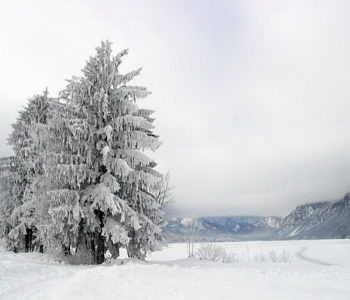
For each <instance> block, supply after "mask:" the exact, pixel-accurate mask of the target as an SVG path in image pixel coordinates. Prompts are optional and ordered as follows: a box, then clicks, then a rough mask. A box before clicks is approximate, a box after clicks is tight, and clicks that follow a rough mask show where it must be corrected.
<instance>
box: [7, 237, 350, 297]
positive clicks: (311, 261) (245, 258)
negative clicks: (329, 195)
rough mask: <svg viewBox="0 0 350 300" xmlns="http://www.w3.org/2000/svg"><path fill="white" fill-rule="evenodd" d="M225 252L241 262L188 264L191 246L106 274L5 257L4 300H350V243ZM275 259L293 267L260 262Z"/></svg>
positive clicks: (243, 245)
mask: <svg viewBox="0 0 350 300" xmlns="http://www.w3.org/2000/svg"><path fill="white" fill-rule="evenodd" d="M218 245H221V246H222V247H224V248H225V249H226V250H227V252H229V253H235V254H236V258H237V262H234V263H214V262H208V261H200V260H197V259H186V245H185V244H171V245H169V246H168V247H166V248H165V249H164V250H162V251H160V252H157V253H154V254H152V255H151V256H149V257H148V261H147V262H146V263H142V262H136V261H130V260H128V259H125V260H123V264H120V263H121V262H122V260H118V261H115V262H114V263H112V264H104V265H101V266H71V265H67V264H65V263H63V262H60V261H59V260H58V259H55V258H54V257H51V256H49V255H45V254H38V253H21V254H14V253H11V252H7V251H5V250H4V249H1V250H0V299H2V300H7V299H11V300H16V299H21V300H22V299H43V300H44V299H45V300H47V299H49V300H54V299H60V300H62V299H65V300H66V299H74V300H79V299H84V300H88V299H105V300H107V299H150V300H157V299H162V300H167V299H284V300H285V299H308V300H312V299H332V300H334V299H347V300H348V299H350V255H349V253H350V240H314V241H272V242H270V241H269V242H265V241H264V242H228V243H218ZM199 246H200V245H199V244H197V245H196V247H197V249H198V247H199ZM269 251H274V252H275V253H277V254H279V253H282V252H283V251H285V252H288V254H289V256H290V261H289V262H281V263H272V262H257V261H256V260H255V257H256V256H258V255H260V256H261V255H265V254H267V253H268V252H269Z"/></svg>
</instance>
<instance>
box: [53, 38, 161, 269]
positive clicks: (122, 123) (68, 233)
mask: <svg viewBox="0 0 350 300" xmlns="http://www.w3.org/2000/svg"><path fill="white" fill-rule="evenodd" d="M111 52H112V51H111V44H110V43H109V42H103V43H102V44H101V46H100V47H99V48H97V54H96V55H95V56H93V57H91V58H90V59H89V60H88V62H87V64H86V66H85V68H84V69H83V76H82V77H80V78H77V77H75V78H73V79H72V80H70V81H69V83H68V85H67V87H66V89H65V90H64V91H63V92H62V94H61V98H62V100H63V101H64V102H65V103H66V105H67V106H66V108H67V109H66V110H67V111H66V113H65V115H62V114H61V115H60V114H57V116H56V118H55V117H54V118H53V122H52V124H54V126H53V127H54V128H55V130H56V135H57V143H56V145H55V147H56V149H52V150H51V152H50V153H48V156H51V157H52V158H53V159H51V165H50V164H49V165H50V167H49V168H48V176H49V178H50V179H51V181H52V187H53V188H52V190H51V191H49V193H48V194H49V202H50V209H49V213H50V214H51V216H52V220H53V222H52V226H51V230H53V232H55V234H56V236H57V237H58V238H60V239H61V240H62V243H63V244H64V245H65V246H66V247H73V248H76V249H77V251H79V250H83V249H84V250H90V251H91V252H92V255H93V256H94V260H95V262H96V263H101V262H103V260H104V252H105V250H106V248H108V249H109V250H110V252H111V253H112V254H113V255H114V257H116V256H118V253H119V247H121V246H124V247H127V248H128V252H129V255H130V256H132V257H137V258H140V259H143V258H144V257H145V253H146V252H147V251H150V250H155V249H157V248H158V247H159V243H160V241H161V235H160V228H159V225H161V223H162V212H161V209H160V205H159V204H158V203H157V201H156V197H155V193H156V189H157V186H159V185H157V184H158V183H159V181H160V180H161V174H159V173H158V172H156V171H155V170H154V167H155V165H156V164H155V163H154V161H153V160H151V159H149V158H148V157H147V156H146V155H145V154H144V153H143V150H146V149H151V150H156V149H157V148H158V147H159V145H160V142H159V140H158V137H157V136H156V135H154V134H153V125H152V122H153V119H152V118H151V117H150V114H151V111H149V110H142V109H139V108H138V106H137V105H136V100H137V99H139V98H144V97H146V96H147V95H148V94H149V92H148V91H147V89H146V88H144V87H138V86H130V85H127V82H129V81H130V80H131V79H133V78H134V77H135V76H137V75H138V74H139V73H140V69H138V70H136V71H132V72H130V73H127V74H120V73H119V65H120V63H121V58H122V57H123V56H124V55H125V54H127V51H126V50H124V51H122V52H120V53H118V54H117V55H116V56H112V54H111ZM60 235H61V236H60Z"/></svg>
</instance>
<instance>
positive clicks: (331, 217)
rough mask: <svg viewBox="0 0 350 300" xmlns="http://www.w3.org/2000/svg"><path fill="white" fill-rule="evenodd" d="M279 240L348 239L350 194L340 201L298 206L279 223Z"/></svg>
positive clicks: (349, 233) (349, 229)
mask: <svg viewBox="0 0 350 300" xmlns="http://www.w3.org/2000/svg"><path fill="white" fill-rule="evenodd" d="M280 236H281V238H292V239H320V238H328V239H329V238H331V239H336V238H349V237H350V194H347V195H345V196H344V197H343V198H342V199H341V200H338V201H330V202H317V203H311V204H306V205H301V206H298V207H297V208H296V209H295V210H293V211H292V212H291V213H290V214H289V215H288V216H286V217H285V218H284V219H283V221H282V223H281V230H280Z"/></svg>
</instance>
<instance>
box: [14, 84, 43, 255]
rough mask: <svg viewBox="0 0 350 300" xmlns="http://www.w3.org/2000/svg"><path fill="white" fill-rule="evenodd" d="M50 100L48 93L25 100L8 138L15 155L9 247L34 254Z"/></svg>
mask: <svg viewBox="0 0 350 300" xmlns="http://www.w3.org/2000/svg"><path fill="white" fill-rule="evenodd" d="M48 108H49V98H48V92H47V90H46V91H45V92H44V93H43V94H42V95H36V96H34V97H33V98H31V99H29V100H28V103H27V106H26V107H25V108H24V109H23V110H22V111H21V112H20V115H19V117H18V119H17V122H16V123H15V124H14V125H13V131H12V133H11V135H10V137H9V145H10V146H12V148H13V151H14V153H15V159H14V160H13V162H14V164H15V168H13V169H12V170H10V175H11V179H10V184H9V186H8V189H7V193H8V197H9V198H8V199H9V200H12V204H11V205H10V207H13V210H12V212H11V217H10V218H11V225H12V226H11V230H10V231H9V233H8V237H9V241H10V247H12V248H18V249H21V248H23V247H24V248H25V250H26V251H33V250H34V247H35V246H37V247H38V246H39V245H38V244H37V245H35V244H34V242H37V243H39V240H36V241H35V237H36V236H37V230H38V228H37V226H36V225H37V224H38V223H39V221H40V216H39V212H40V193H41V191H42V188H43V181H42V178H41V176H42V175H43V159H42V156H41V154H42V151H43V149H44V148H45V141H46V135H47V123H48V122H47V118H48Z"/></svg>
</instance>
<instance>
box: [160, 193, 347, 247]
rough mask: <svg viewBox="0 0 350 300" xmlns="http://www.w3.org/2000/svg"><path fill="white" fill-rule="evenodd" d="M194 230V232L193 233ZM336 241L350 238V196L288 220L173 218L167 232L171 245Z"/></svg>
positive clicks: (301, 208) (314, 206)
mask: <svg viewBox="0 0 350 300" xmlns="http://www.w3.org/2000/svg"><path fill="white" fill-rule="evenodd" d="M193 228H195V230H193ZM192 232H194V233H195V239H196V240H197V241H225V240H272V239H274V240H277V239H335V238H340V239H341V238H350V193H349V194H347V195H345V196H344V197H343V198H342V199H341V200H338V201H324V202H316V203H311V204H305V205H301V206H298V207H297V208H295V209H294V210H293V211H292V212H291V213H290V214H289V215H288V216H286V217H285V218H283V219H281V218H278V217H260V216H232V217H202V218H197V219H191V218H172V219H169V220H168V225H167V226H166V227H165V228H164V234H165V237H166V238H167V239H168V240H169V241H185V240H186V239H187V238H188V236H189V235H191V234H192Z"/></svg>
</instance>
